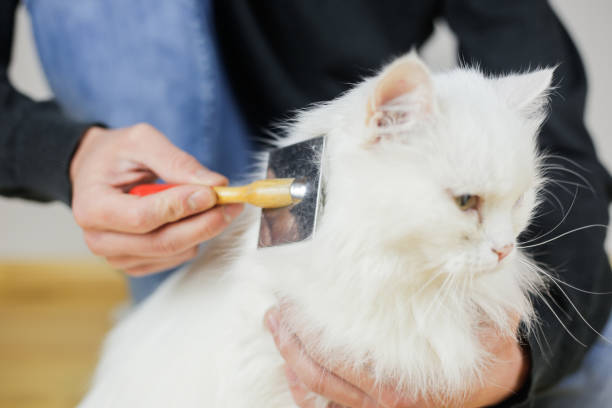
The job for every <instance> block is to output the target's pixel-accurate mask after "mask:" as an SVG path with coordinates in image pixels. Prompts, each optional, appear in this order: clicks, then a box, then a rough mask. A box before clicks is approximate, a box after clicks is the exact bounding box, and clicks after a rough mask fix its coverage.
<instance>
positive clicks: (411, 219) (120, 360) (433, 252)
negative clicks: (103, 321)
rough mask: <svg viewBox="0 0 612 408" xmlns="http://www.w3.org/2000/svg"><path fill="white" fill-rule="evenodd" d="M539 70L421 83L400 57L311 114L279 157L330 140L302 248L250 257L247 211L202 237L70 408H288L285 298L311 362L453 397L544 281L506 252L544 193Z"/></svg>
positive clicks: (413, 66) (412, 62) (427, 78)
mask: <svg viewBox="0 0 612 408" xmlns="http://www.w3.org/2000/svg"><path fill="white" fill-rule="evenodd" d="M551 78H552V70H550V69H544V70H538V71H534V72H531V73H528V74H524V75H510V76H506V77H501V78H486V77H484V76H483V75H482V74H481V73H479V72H478V71H477V70H475V69H456V70H454V71H451V72H447V73H440V74H435V75H433V74H431V73H430V72H429V71H428V69H427V68H426V67H425V65H424V64H423V63H422V62H421V61H420V59H419V58H418V57H417V56H416V54H414V53H411V54H408V55H407V56H404V57H402V58H399V59H398V60H396V61H395V62H393V63H392V64H390V65H389V66H387V67H386V68H385V69H384V70H383V71H382V72H381V73H380V74H379V75H377V76H376V77H374V78H371V79H368V80H366V81H364V82H363V83H361V84H360V85H358V86H357V87H355V88H354V89H353V90H351V91H350V92H348V93H346V94H345V95H343V96H341V97H339V98H338V99H336V100H334V101H332V102H329V103H326V104H323V105H320V106H318V107H316V108H313V109H311V110H308V111H306V112H304V113H302V114H301V115H299V116H298V118H297V119H296V121H295V123H294V124H292V125H290V126H289V127H288V137H287V138H286V139H285V140H283V141H282V144H283V145H286V144H291V143H295V142H298V141H302V140H305V139H308V138H312V137H315V136H319V135H322V134H325V135H327V148H326V154H325V156H324V157H322V158H321V161H322V163H321V165H323V166H326V171H325V174H326V175H327V177H326V180H325V185H326V200H325V209H324V214H323V216H322V219H321V222H320V224H319V227H318V230H317V233H316V235H315V237H314V239H311V240H309V241H305V242H301V243H298V244H292V245H285V246H280V247H275V248H266V249H259V250H258V249H256V242H257V235H258V222H257V217H258V211H256V210H254V209H251V210H249V211H248V212H247V213H245V215H244V216H243V217H242V220H243V222H242V225H241V226H239V227H236V228H234V229H233V230H232V231H230V232H228V233H226V234H225V235H224V236H223V237H222V238H220V239H218V240H216V241H214V242H211V244H210V245H209V247H208V250H207V251H206V253H205V254H204V255H203V256H202V258H201V259H200V260H199V261H198V262H196V263H195V264H193V265H191V266H189V267H186V268H184V269H183V270H182V271H180V272H179V273H176V274H175V275H174V276H173V277H171V278H170V279H169V280H168V281H167V282H165V283H164V284H163V286H162V287H160V288H159V289H158V291H157V292H156V293H154V294H153V296H151V298H150V299H148V300H147V301H146V302H145V303H144V304H142V305H141V306H139V307H138V308H137V309H136V310H135V311H134V312H133V313H132V314H131V315H130V316H129V317H128V318H127V319H125V321H123V322H122V323H121V324H120V325H119V326H118V327H117V328H116V329H115V330H114V331H113V332H112V333H111V335H110V337H109V338H108V341H107V343H106V347H105V350H104V354H103V356H102V359H101V362H100V365H99V368H98V371H97V374H96V376H95V378H94V381H93V386H92V389H91V391H90V392H89V394H88V395H87V396H86V398H85V400H84V401H83V402H82V405H81V406H82V407H83V408H90V407H96V408H99V407H113V408H117V407H131V408H133V407H148V408H152V407H164V408H165V407H182V408H186V407H200V408H201V407H207V408H217V407H231V408H240V407H244V408H247V407H249V408H275V407H279V408H281V407H282V408H288V407H294V406H295V404H294V403H293V401H292V399H291V395H290V393H289V389H288V386H287V383H286V380H285V377H284V375H283V371H282V368H281V367H282V364H283V360H282V359H281V357H280V355H279V353H278V351H277V349H276V348H275V346H274V343H273V340H272V337H271V336H270V334H269V333H268V332H267V331H266V330H265V329H264V325H263V316H264V313H265V311H266V310H267V309H268V308H270V307H272V306H273V305H275V304H277V302H278V301H279V299H287V300H289V301H290V302H291V303H292V305H293V307H292V309H291V310H292V315H291V316H290V320H291V325H292V326H294V328H295V329H299V330H300V331H301V332H306V333H316V336H314V337H316V339H317V341H316V342H314V344H311V345H310V350H313V352H317V353H319V354H321V355H323V356H324V357H325V358H327V359H329V360H330V362H345V363H349V364H352V365H354V366H355V367H361V366H365V365H367V367H369V368H370V369H371V370H372V372H373V373H374V374H375V375H376V377H377V378H378V379H379V381H380V382H381V383H385V382H387V381H392V382H393V383H397V382H399V384H400V386H403V387H404V389H405V390H406V392H411V393H414V395H420V394H422V393H430V392H434V393H438V394H439V395H441V396H447V397H451V396H456V395H460V394H461V393H462V392H464V391H465V390H467V389H469V388H470V387H471V386H472V385H474V384H475V383H476V382H477V381H478V380H479V378H480V376H481V374H482V372H483V370H484V369H485V367H486V366H487V364H488V362H490V360H491V358H492V357H491V356H490V355H489V354H488V353H487V352H486V350H485V349H484V348H483V346H482V345H481V343H480V341H479V334H480V331H481V330H482V327H483V326H488V327H495V328H496V329H497V330H498V331H499V333H500V334H502V335H509V336H512V335H514V328H515V326H514V325H513V323H512V318H511V317H510V316H520V317H521V319H522V321H523V322H524V323H525V324H526V325H527V326H529V325H530V324H531V323H532V322H533V320H534V315H533V310H532V306H531V303H530V301H529V296H530V294H533V293H536V292H537V291H538V290H539V289H540V288H542V285H543V280H542V277H541V276H538V275H537V274H535V273H534V272H531V271H529V270H528V269H526V268H524V267H523V266H522V264H521V262H520V260H521V257H524V255H522V254H521V253H520V252H519V250H517V249H516V248H513V245H514V244H515V242H516V238H517V236H518V234H519V233H520V232H521V231H522V230H523V229H524V228H525V227H526V226H527V225H528V222H529V219H530V216H531V215H532V213H533V210H534V208H535V206H536V205H537V194H538V188H539V187H540V186H541V184H542V181H543V180H542V176H541V173H540V171H539V160H540V159H539V155H538V152H537V149H536V141H535V138H536V134H537V131H538V128H539V126H540V125H541V122H542V120H543V118H544V114H545V109H544V105H545V102H546V92H547V90H548V89H549V86H550V82H551Z"/></svg>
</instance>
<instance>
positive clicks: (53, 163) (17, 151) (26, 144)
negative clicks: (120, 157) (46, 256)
mask: <svg viewBox="0 0 612 408" xmlns="http://www.w3.org/2000/svg"><path fill="white" fill-rule="evenodd" d="M17 3H18V0H4V1H1V2H0V194H1V195H4V196H9V197H22V198H28V199H33V200H38V201H50V200H61V201H63V202H65V203H67V204H70V199H71V184H70V178H69V166H70V161H71V159H72V154H73V153H74V150H75V149H76V147H77V145H78V143H79V141H80V139H81V136H82V135H83V133H84V132H85V131H86V130H87V128H89V127H90V126H91V125H90V124H84V123H78V122H74V121H72V120H70V119H69V118H67V117H66V116H65V115H64V114H63V113H62V112H61V109H60V108H59V106H58V105H57V104H56V103H54V102H51V101H49V102H39V103H37V102H34V101H32V100H31V99H29V98H27V97H26V96H24V95H22V94H20V93H19V92H17V91H16V90H15V89H14V88H13V87H12V86H11V84H10V82H9V79H8V75H7V69H8V65H9V61H10V57H11V47H12V39H13V28H14V16H15V9H16V7H17Z"/></svg>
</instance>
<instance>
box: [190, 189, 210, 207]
mask: <svg viewBox="0 0 612 408" xmlns="http://www.w3.org/2000/svg"><path fill="white" fill-rule="evenodd" d="M211 201H212V200H211V194H210V191H209V190H198V191H196V192H195V193H192V194H191V195H190V196H189V198H188V199H187V205H189V209H191V211H199V210H205V209H207V208H210V206H211V205H212V202H211Z"/></svg>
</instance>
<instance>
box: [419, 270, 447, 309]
mask: <svg viewBox="0 0 612 408" xmlns="http://www.w3.org/2000/svg"><path fill="white" fill-rule="evenodd" d="M452 280H453V274H451V273H447V274H446V278H444V282H442V285H441V286H440V289H439V290H438V292H437V293H436V294H435V295H434V297H433V299H431V301H430V302H429V305H428V306H427V309H425V312H424V315H425V317H429V314H430V313H431V312H437V310H438V309H439V307H440V305H441V304H442V300H444V298H445V297H446V296H447V294H446V292H447V289H448V288H450V287H451V282H452ZM434 305H436V306H437V307H436V308H435V310H433V311H432V310H431V309H432V307H433V306H434Z"/></svg>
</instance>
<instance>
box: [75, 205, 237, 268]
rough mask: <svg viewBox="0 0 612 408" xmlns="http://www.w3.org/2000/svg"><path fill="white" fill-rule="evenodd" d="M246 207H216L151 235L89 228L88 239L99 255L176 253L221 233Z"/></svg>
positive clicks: (171, 254) (86, 234)
mask: <svg viewBox="0 0 612 408" xmlns="http://www.w3.org/2000/svg"><path fill="white" fill-rule="evenodd" d="M243 208H244V206H243V205H242V204H230V205H224V206H219V207H215V208H213V209H211V210H208V211H206V212H203V213H201V214H196V215H193V216H191V217H190V218H187V219H184V220H181V221H177V222H174V223H171V224H167V225H164V226H162V227H161V228H159V229H157V230H155V231H153V232H151V233H148V234H123V233H118V232H105V231H95V230H89V231H86V232H85V235H84V236H85V242H86V243H87V246H88V247H89V249H90V250H91V251H92V252H93V253H94V254H96V255H101V256H105V257H110V256H119V255H126V254H130V255H139V256H154V255H156V256H159V257H162V256H173V255H176V254H178V253H180V252H182V251H185V250H187V249H188V248H191V247H193V246H194V245H197V244H200V243H202V242H204V241H207V240H209V239H211V238H213V237H215V236H217V235H218V234H219V233H221V232H222V231H223V230H224V229H225V227H227V226H228V225H229V223H230V222H231V221H232V220H233V219H234V218H236V217H237V216H238V215H239V214H240V212H241V211H242V209H243Z"/></svg>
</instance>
